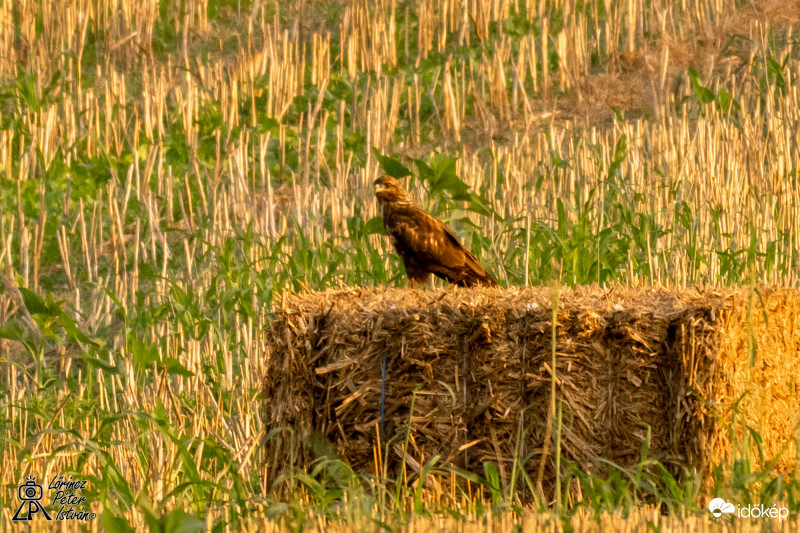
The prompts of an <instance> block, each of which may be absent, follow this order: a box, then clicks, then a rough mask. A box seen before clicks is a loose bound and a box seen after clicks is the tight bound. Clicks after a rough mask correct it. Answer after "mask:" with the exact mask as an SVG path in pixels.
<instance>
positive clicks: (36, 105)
mask: <svg viewBox="0 0 800 533" xmlns="http://www.w3.org/2000/svg"><path fill="white" fill-rule="evenodd" d="M799 24H800V4H798V2H796V1H783V0H764V1H759V2H752V3H748V2H741V1H734V0H687V1H683V2H672V1H666V0H663V1H661V0H650V1H646V0H625V1H621V2H616V1H610V0H586V1H583V2H569V1H567V2H562V1H558V0H552V1H546V0H530V1H529V2H524V1H522V0H519V1H505V0H463V1H446V0H418V1H406V2H402V1H397V0H394V1H391V2H390V1H383V0H380V1H377V2H372V1H336V0H318V1H293V2H273V1H267V0H264V1H261V0H255V1H250V0H201V1H196V2H195V1H183V2H179V1H170V0H159V1H158V2H153V1H144V0H116V1H113V2H112V1H110V0H71V1H70V0H54V1H29V0H0V280H1V281H2V282H1V283H0V324H2V328H1V329H0V337H2V339H0V391H1V392H2V394H0V464H1V465H2V467H0V481H1V482H2V485H3V490H2V492H0V509H2V511H0V512H1V513H2V520H3V522H4V523H5V524H6V525H8V524H10V522H9V520H10V518H11V516H12V515H13V513H14V510H15V509H16V507H17V506H18V504H19V502H18V500H17V486H18V485H19V484H20V483H22V482H23V481H24V479H25V477H26V476H29V475H34V476H36V477H37V480H42V479H50V478H51V477H52V476H53V475H55V474H62V473H63V474H68V475H74V476H75V477H78V478H81V479H88V480H89V487H88V488H87V490H86V491H84V495H86V496H87V497H88V503H89V504H90V507H91V509H93V510H95V511H96V512H97V513H99V515H98V518H97V519H96V520H95V521H94V522H92V523H91V524H90V525H89V526H88V527H90V528H92V527H94V528H96V527H101V528H105V529H108V530H114V531H123V530H132V529H137V530H138V529H141V528H144V527H150V528H152V530H154V531H155V530H159V529H158V528H161V527H163V528H164V529H163V530H164V531H173V530H175V529H174V528H177V527H178V526H179V525H182V526H183V527H186V528H193V527H198V528H204V527H207V528H209V529H210V528H214V529H217V530H223V529H231V530H238V529H244V528H249V529H258V528H267V527H270V528H275V529H276V530H277V529H280V528H284V527H288V528H290V529H294V530H298V529H302V528H303V527H306V526H307V527H309V528H318V529H320V530H324V529H325V528H327V527H333V526H335V527H337V528H339V529H340V530H348V528H353V529H362V528H364V527H368V528H381V527H386V528H392V527H402V526H404V525H406V526H408V525H409V524H411V525H412V526H413V527H414V528H415V529H421V530H425V529H439V528H457V527H465V526H464V523H463V522H462V519H463V520H467V525H468V526H469V527H474V528H476V529H475V530H476V531H477V530H481V529H480V528H482V527H490V526H491V525H492V524H496V525H497V527H500V526H502V525H503V524H505V525H506V526H507V527H511V526H512V525H515V524H516V525H518V526H524V529H525V530H528V529H529V528H534V527H535V526H537V525H541V526H542V527H545V524H548V520H554V522H550V525H552V526H553V527H566V528H569V527H570V524H572V525H574V526H575V527H578V528H583V529H585V528H592V527H593V528H595V529H596V530H606V529H605V528H607V527H612V525H615V526H614V527H630V528H633V529H635V528H638V527H645V525H646V524H647V523H648V522H650V523H654V524H655V523H658V521H659V520H660V519H661V518H660V517H661V513H662V512H664V513H666V512H669V513H670V515H669V519H668V520H669V522H664V523H662V524H661V527H663V528H665V529H669V528H671V527H683V528H689V529H692V530H694V528H711V527H716V526H713V525H712V524H711V522H710V518H711V517H710V514H709V513H708V510H707V509H706V508H705V503H706V502H705V501H704V500H701V499H699V498H698V494H697V493H698V490H699V489H698V487H699V481H698V480H697V479H693V478H691V476H689V477H688V478H687V479H686V480H675V479H672V478H671V477H670V476H668V475H660V476H659V475H656V476H653V475H651V474H649V473H648V474H646V473H645V470H644V469H639V470H635V471H628V470H622V469H620V470H615V471H611V472H610V473H608V474H607V475H605V476H600V475H597V476H589V475H586V476H583V477H581V478H580V486H581V491H580V495H581V496H580V497H579V498H574V499H573V500H572V501H569V502H565V505H564V506H563V507H561V506H559V507H557V508H556V507H555V506H553V505H551V504H552V502H548V501H537V502H534V503H533V504H526V505H523V504H522V502H520V501H518V499H517V498H516V496H515V494H514V493H513V491H510V490H507V488H504V487H498V486H497V485H496V484H495V483H494V482H493V478H492V476H491V468H489V469H488V470H487V471H486V476H485V477H480V476H477V477H475V478H474V479H470V480H465V481H468V482H469V483H467V485H468V486H469V487H470V490H469V491H468V492H464V493H463V494H454V495H443V494H437V493H435V492H434V491H430V490H428V489H427V488H426V487H425V486H424V484H422V483H418V484H417V486H406V485H404V484H403V483H401V482H399V481H397V480H393V479H374V478H363V477H360V476H357V475H356V474H354V473H352V472H348V471H347V468H346V467H345V466H344V465H340V464H333V465H332V464H330V463H327V462H320V463H319V464H318V465H317V466H316V467H315V468H314V469H312V470H309V471H307V472H297V474H296V475H293V476H288V477H287V478H285V479H278V480H269V481H267V480H266V479H265V477H264V476H263V475H262V473H263V471H264V467H263V464H262V458H261V455H260V453H259V451H260V443H262V442H263V440H264V439H265V438H269V435H267V432H266V431H265V429H264V425H263V424H262V420H261V412H260V407H259V389H260V380H262V379H265V377H264V376H263V367H264V361H265V353H264V343H263V335H264V332H265V331H266V330H267V329H268V328H269V313H270V308H271V302H272V300H273V298H279V297H280V295H281V294H282V293H283V292H284V291H298V290H304V289H308V288H310V289H326V288H329V287H337V286H341V285H361V286H364V285H402V284H403V283H404V277H405V276H404V272H403V270H402V265H401V264H400V262H399V260H398V259H397V257H396V256H395V255H394V254H393V252H392V250H391V248H390V244H389V243H388V239H386V237H384V236H382V235H381V232H382V226H381V222H380V219H378V218H376V216H377V214H378V213H377V211H376V203H375V201H374V197H373V194H372V187H371V183H372V180H374V179H375V178H376V177H378V176H379V175H381V174H383V173H386V172H391V173H394V174H406V173H407V172H410V173H411V175H410V176H409V177H408V178H406V179H404V180H403V182H404V185H405V186H406V187H407V189H408V190H410V191H411V194H412V196H413V197H414V198H415V199H416V200H417V201H419V202H420V203H421V204H422V205H423V206H424V207H425V208H426V209H428V210H429V211H430V212H432V213H434V214H436V215H437V216H440V217H441V218H442V219H444V220H445V221H446V222H447V223H448V224H449V225H450V226H451V227H453V228H454V229H455V231H456V233H457V234H458V235H459V237H460V238H461V239H462V240H463V242H465V243H466V244H467V245H468V246H469V247H470V248H471V250H472V251H473V252H474V253H475V254H476V256H477V257H478V258H479V259H480V261H481V262H482V263H483V264H484V265H485V266H486V267H487V269H488V270H490V271H491V272H492V273H494V274H495V277H496V278H497V279H498V280H499V281H500V282H501V284H503V285H507V286H509V285H538V284H545V283H553V282H556V283H559V284H561V285H563V286H566V287H569V286H573V285H576V284H588V283H597V284H600V285H608V284H611V283H622V284H627V285H661V286H667V287H674V286H687V285H747V286H755V285H756V284H759V283H768V284H777V285H784V286H797V285H798V272H799V269H800V256H799V255H798V254H799V253H800V183H798V178H800V176H799V175H798V174H799V173H800V170H799V169H800V146H799V144H798V142H799V141H798V139H799V138H800V86H799V85H798V76H799V75H800V44H799V43H798V36H797V31H798V25H799ZM266 379H269V376H266ZM745 452H746V453H745ZM748 453H750V452H749V450H743V453H742V454H741V456H742V457H741V459H740V460H738V461H737V462H736V463H735V464H731V465H721V470H720V472H721V475H720V479H719V480H718V481H719V483H718V484H717V489H716V490H717V494H718V495H721V496H723V497H726V498H731V499H736V501H740V502H742V503H743V504H744V503H747V502H753V503H764V504H765V505H772V504H776V503H780V504H781V505H783V506H785V507H788V508H790V509H791V511H792V514H793V515H794V514H796V513H797V511H798V509H800V482H798V476H797V474H796V473H795V474H794V475H791V474H790V475H778V474H777V473H775V472H772V471H771V470H770V469H769V465H766V467H765V468H758V469H756V468H755V467H753V464H754V463H753V462H752V461H750V460H749V459H748ZM759 464H763V463H759ZM647 472H651V470H647ZM491 516H493V517H495V518H488V517H491ZM526 520H527V522H525V521H526ZM663 520H667V519H663ZM523 522H524V524H523ZM602 524H605V525H602ZM609 524H612V525H609ZM670 524H671V525H670ZM786 524H787V522H786V521H784V522H783V523H782V524H780V525H778V524H776V527H784V528H785V527H789V526H787V525H786ZM794 524H795V526H794V527H797V522H796V521H795V522H794ZM33 525H34V526H35V527H41V528H46V527H47V523H45V522H42V521H39V522H34V523H33ZM70 527H72V526H70ZM408 527H411V526H408ZM737 527H740V528H747V527H751V524H750V523H749V522H746V521H742V520H740V521H738V523H737ZM752 527H754V528H756V527H760V526H758V524H756V525H752ZM171 528H172V529H171ZM709 530H710V529H709Z"/></svg>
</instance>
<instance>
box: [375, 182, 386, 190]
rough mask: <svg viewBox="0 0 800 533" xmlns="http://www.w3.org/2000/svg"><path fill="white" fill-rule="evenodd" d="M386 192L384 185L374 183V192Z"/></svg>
mask: <svg viewBox="0 0 800 533" xmlns="http://www.w3.org/2000/svg"><path fill="white" fill-rule="evenodd" d="M385 190H386V185H384V184H383V183H376V184H375V192H383V191H385Z"/></svg>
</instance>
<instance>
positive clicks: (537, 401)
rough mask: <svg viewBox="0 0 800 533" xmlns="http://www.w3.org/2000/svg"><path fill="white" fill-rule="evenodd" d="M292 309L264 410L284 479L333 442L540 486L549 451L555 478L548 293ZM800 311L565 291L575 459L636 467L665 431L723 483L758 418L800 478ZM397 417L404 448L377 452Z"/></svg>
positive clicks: (284, 307) (390, 299)
mask: <svg viewBox="0 0 800 533" xmlns="http://www.w3.org/2000/svg"><path fill="white" fill-rule="evenodd" d="M274 311H275V315H274V319H273V322H272V329H271V332H270V334H269V339H268V353H269V357H270V360H269V363H268V371H267V375H266V378H265V381H264V407H265V417H264V418H265V423H266V424H267V425H268V429H276V428H291V429H292V431H291V432H281V431H279V432H276V433H275V434H274V435H273V436H272V437H271V438H270V439H269V440H268V442H267V445H266V446H267V447H266V460H267V461H268V463H269V469H268V470H269V471H270V472H271V473H272V475H273V476H274V475H277V474H278V473H279V472H281V471H284V469H285V468H286V467H287V466H289V462H290V461H289V458H294V461H295V466H303V465H308V464H309V462H310V461H312V460H313V459H314V458H315V456H316V455H317V454H319V453H320V452H319V451H320V450H321V449H324V446H318V445H316V444H315V443H318V442H320V441H322V439H320V438H319V437H320V436H323V437H324V438H325V439H327V440H328V441H330V442H331V443H333V444H334V445H335V449H336V451H337V453H338V454H339V456H340V457H341V458H343V459H344V460H346V461H347V462H348V463H349V464H350V465H352V467H353V468H354V469H355V470H357V471H360V472H364V473H374V472H375V470H376V465H377V464H380V463H381V462H382V461H383V460H385V461H386V466H387V467H388V470H389V471H390V472H396V470H395V468H396V467H397V466H398V465H399V464H400V463H402V462H405V463H406V465H407V466H408V467H409V468H411V469H415V470H416V469H418V468H419V465H423V464H425V463H426V462H427V461H429V460H430V459H431V458H433V457H434V456H436V455H438V456H440V458H441V459H440V461H439V464H440V465H444V464H452V465H455V466H457V467H461V468H466V469H468V470H471V471H481V472H482V463H483V462H484V461H491V462H492V463H494V464H495V465H497V466H498V468H499V470H500V475H501V477H503V478H504V479H505V481H506V482H508V481H509V477H510V476H511V471H512V469H513V468H514V464H515V463H514V458H515V457H516V458H518V459H524V460H525V470H526V471H527V472H528V473H529V474H530V476H531V477H532V478H536V476H537V470H538V468H539V464H540V461H542V455H543V454H544V455H545V456H546V460H545V461H544V464H545V465H546V467H545V476H544V480H543V486H544V487H545V488H546V487H547V486H549V485H550V483H551V482H552V480H553V479H554V478H553V474H554V462H553V461H552V455H553V450H554V446H553V445H552V444H544V443H545V440H546V439H548V440H549V437H548V435H549V434H548V431H547V420H548V411H549V409H550V405H551V403H550V402H551V393H552V387H551V379H552V376H551V373H550V368H551V366H550V361H551V350H552V342H551V336H552V331H551V316H552V307H551V291H549V290H548V289H546V288H533V289H511V290H504V289H469V290H453V289H447V290H435V291H425V290H399V289H383V288H377V289H346V290H338V291H329V292H323V293H320V292H311V293H306V294H300V295H292V296H287V297H286V298H284V299H282V300H279V301H278V303H277V304H276V308H275V310H274ZM798 311H800V292H798V291H797V290H794V289H761V290H757V291H752V290H748V289H715V290H711V289H707V290H701V289H677V290H656V289H632V288H623V287H614V288H611V289H600V288H590V287H581V288H577V289H575V290H567V291H564V292H562V293H561V294H560V295H559V305H558V323H557V328H556V339H557V340H556V354H557V364H556V370H557V375H556V378H557V380H556V382H557V387H556V391H555V394H556V398H557V401H558V403H559V404H560V405H561V407H562V411H563V417H562V420H563V423H562V437H561V449H562V453H563V456H564V458H565V459H568V460H571V461H575V462H577V463H578V464H579V465H580V466H581V467H582V468H584V469H592V468H595V467H596V466H597V464H598V463H597V462H596V461H595V459H596V458H598V457H602V458H605V459H609V460H612V461H614V462H616V463H618V464H620V465H623V466H627V465H632V464H635V463H637V462H638V461H639V459H640V454H641V450H642V447H643V445H644V443H645V440H646V439H647V435H648V428H649V431H650V432H651V437H650V438H651V443H650V446H649V450H650V452H649V453H650V456H651V457H654V458H657V459H659V460H661V461H662V462H664V463H665V464H666V465H667V467H668V468H670V469H671V470H673V472H674V473H676V474H680V473H681V472H682V471H683V467H685V466H689V465H694V467H696V468H698V469H699V471H700V472H701V474H702V476H703V480H704V483H705V484H706V487H707V486H708V482H709V481H710V479H711V476H710V472H711V470H712V468H713V467H714V466H715V465H719V464H725V463H729V462H730V461H731V459H733V458H734V457H733V455H732V454H734V453H739V452H741V451H744V450H747V449H749V447H748V446H747V444H746V441H744V440H743V439H744V438H746V436H747V433H748V432H747V431H743V427H744V426H743V424H746V425H747V426H750V427H752V428H754V429H756V430H757V431H758V432H759V433H760V435H761V436H762V437H763V443H762V446H763V448H764V452H765V454H766V457H767V458H768V459H771V458H775V457H777V458H778V459H777V469H778V470H781V471H787V470H789V469H790V468H792V465H793V464H794V462H795V457H796V454H797V449H796V440H795V434H794V431H795V428H796V426H797V423H798V415H797V412H796V406H797V403H798V397H799V395H800V393H799V392H798V381H800V380H799V379H798V377H797V372H796V371H795V370H794V368H795V366H796V365H797V364H798V362H800V355H798V352H800V320H798ZM751 358H754V363H752V361H751ZM384 362H385V376H386V378H385V407H384V416H383V421H382V419H381V396H382V393H381V390H382V386H384V385H383V383H384V380H383V379H382V365H383V364H384ZM737 401H738V402H739V403H738V407H737V409H738V413H739V414H738V416H737V417H733V406H734V405H735V404H736V402H737ZM731 420H735V421H736V422H735V423H734V424H733V425H732V424H731ZM409 422H410V431H409V432H408V436H407V437H406V432H407V430H408V429H409ZM381 425H383V429H384V433H383V435H384V436H385V444H386V443H388V446H385V447H384V448H385V449H388V450H389V451H388V454H386V457H385V458H382V457H377V458H376V457H375V453H374V452H375V450H376V443H377V435H378V434H379V430H380V426H381ZM731 428H733V430H731ZM406 439H407V443H408V444H407V445H406V444H405V443H406ZM732 439H735V440H736V441H737V443H736V445H734V443H733V442H732ZM322 442H324V441H322ZM740 442H742V443H745V444H744V446H742V445H740V444H739V443H740ZM736 450H738V452H737V451H736ZM409 472H410V470H409ZM520 485H523V484H522V483H520ZM520 485H518V486H520Z"/></svg>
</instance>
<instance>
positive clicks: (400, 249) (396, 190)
mask: <svg viewBox="0 0 800 533" xmlns="http://www.w3.org/2000/svg"><path fill="white" fill-rule="evenodd" d="M374 186H375V196H376V197H377V198H378V203H379V204H380V206H381V214H382V215H383V227H384V228H385V229H386V233H388V234H389V239H391V241H392V244H393V245H394V248H395V250H397V253H398V254H399V255H400V258H401V259H402V260H403V264H404V265H405V267H406V275H407V276H408V279H409V281H410V282H411V283H412V284H413V283H425V282H426V281H427V280H428V279H429V277H430V275H431V274H434V275H435V276H437V277H439V278H442V279H444V280H447V281H449V282H450V283H455V284H456V285H458V286H461V287H471V286H474V285H488V286H494V285H497V282H496V281H495V280H494V278H492V276H491V275H490V274H489V273H488V272H486V270H485V269H484V268H483V267H482V266H481V264H480V263H479V262H478V260H477V259H475V256H474V255H472V254H471V253H470V251H469V250H467V249H466V248H464V247H463V246H462V245H461V243H460V242H458V239H457V238H456V236H455V235H454V234H453V232H452V231H450V229H449V228H448V227H447V226H445V225H444V224H443V223H442V221H441V220H439V219H437V218H435V217H433V216H431V215H429V214H428V213H426V212H425V211H423V210H422V208H421V207H419V206H418V205H416V204H415V203H414V202H412V201H411V200H409V199H408V197H407V196H406V193H405V191H403V189H402V188H401V187H400V184H399V183H398V181H397V180H396V179H394V178H392V177H389V176H383V177H380V178H378V179H376V180H375V182H374Z"/></svg>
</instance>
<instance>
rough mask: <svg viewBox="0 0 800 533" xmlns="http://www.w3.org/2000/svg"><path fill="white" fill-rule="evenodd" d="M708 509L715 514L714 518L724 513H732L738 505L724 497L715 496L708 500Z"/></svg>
mask: <svg viewBox="0 0 800 533" xmlns="http://www.w3.org/2000/svg"><path fill="white" fill-rule="evenodd" d="M708 510H709V511H711V514H713V515H714V518H719V517H720V516H722V515H723V514H732V513H733V512H735V511H736V506H735V505H733V504H732V503H728V502H726V501H725V500H723V499H722V498H714V499H713V500H711V501H710V502H708Z"/></svg>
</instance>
